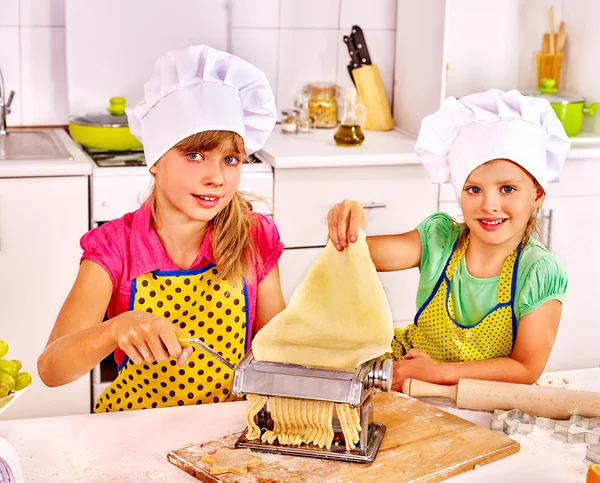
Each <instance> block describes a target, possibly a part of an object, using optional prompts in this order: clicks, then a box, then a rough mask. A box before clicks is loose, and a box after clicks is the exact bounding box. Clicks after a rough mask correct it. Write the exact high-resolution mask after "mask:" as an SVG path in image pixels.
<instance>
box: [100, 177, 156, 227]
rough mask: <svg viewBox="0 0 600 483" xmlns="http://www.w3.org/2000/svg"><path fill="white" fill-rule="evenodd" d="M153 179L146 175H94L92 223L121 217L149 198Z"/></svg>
mask: <svg viewBox="0 0 600 483" xmlns="http://www.w3.org/2000/svg"><path fill="white" fill-rule="evenodd" d="M151 186H152V180H151V177H150V174H148V175H144V176H92V183H91V200H92V203H91V209H92V223H96V222H99V221H110V220H114V219H116V218H120V217H121V216H123V215H124V214H125V213H129V212H131V211H135V210H137V209H138V208H139V207H140V206H141V205H142V203H143V202H144V201H145V200H146V198H148V195H149V194H150V189H151Z"/></svg>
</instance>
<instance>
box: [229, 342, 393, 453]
mask: <svg viewBox="0 0 600 483" xmlns="http://www.w3.org/2000/svg"><path fill="white" fill-rule="evenodd" d="M392 370H393V363H392V361H391V360H390V359H386V360H380V359H373V360H370V361H367V362H365V363H363V364H361V365H360V366H358V367H357V368H356V370H355V371H354V372H345V371H340V370H327V369H318V368H313V367H307V366H302V365H297V364H285V363H280V362H264V361H263V362H260V361H257V360H255V359H254V357H253V355H252V351H249V352H248V353H247V354H246V356H245V357H244V359H242V361H241V362H240V363H239V364H238V365H237V366H236V368H235V371H234V377H233V388H232V391H233V393H234V394H235V395H237V396H241V395H244V394H257V395H261V396H267V397H283V398H295V399H304V400H313V401H329V402H333V403H339V404H349V405H350V407H351V408H357V409H358V414H359V417H360V426H361V431H360V433H359V437H360V439H359V442H358V444H357V445H356V447H355V448H353V449H348V448H346V444H345V441H344V436H343V432H342V426H341V424H340V421H339V420H338V418H336V417H333V418H332V425H333V431H334V440H333V444H332V445H331V449H327V448H319V447H317V446H314V445H309V444H304V443H303V444H301V445H298V446H292V445H284V444H280V443H279V442H278V441H275V442H273V444H269V443H267V442H262V441H261V439H260V438H259V439H257V440H252V441H250V440H247V439H246V437H245V435H246V432H244V434H242V436H240V438H239V440H238V442H237V443H236V448H250V449H252V450H253V451H264V452H268V453H279V454H287V455H294V456H305V457H313V458H324V459H335V460H342V461H352V462H361V463H369V462H372V461H373V460H374V459H375V457H376V456H377V451H378V450H379V446H380V445H381V441H382V440H383V437H384V435H385V431H386V427H385V426H384V425H383V424H381V423H378V422H374V421H373V395H374V391H375V389H381V390H382V391H389V390H390V388H391V386H392ZM267 401H268V399H267ZM255 422H256V424H257V425H258V427H259V428H260V430H261V434H263V433H264V432H265V431H267V430H268V429H272V427H268V426H269V424H272V421H271V418H270V414H269V410H268V402H266V403H265V405H264V406H263V408H262V409H261V410H260V411H259V412H258V414H257V415H256V417H255Z"/></svg>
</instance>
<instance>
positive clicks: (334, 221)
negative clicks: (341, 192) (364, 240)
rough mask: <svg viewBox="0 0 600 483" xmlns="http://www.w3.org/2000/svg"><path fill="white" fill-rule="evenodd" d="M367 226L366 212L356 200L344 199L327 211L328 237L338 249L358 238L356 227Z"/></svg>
mask: <svg viewBox="0 0 600 483" xmlns="http://www.w3.org/2000/svg"><path fill="white" fill-rule="evenodd" d="M365 226H367V213H366V211H365V209H364V208H363V207H362V205H361V204H360V203H359V202H358V201H352V200H344V201H342V202H341V203H338V204H336V205H334V206H333V208H331V210H330V211H329V213H327V229H328V231H329V233H328V234H329V239H330V240H331V242H332V243H333V244H334V246H335V247H336V248H337V249H338V250H340V251H341V250H343V249H344V248H345V247H346V246H348V241H350V242H351V243H354V242H355V241H356V240H357V239H358V228H359V227H360V228H363V229H364V227H365Z"/></svg>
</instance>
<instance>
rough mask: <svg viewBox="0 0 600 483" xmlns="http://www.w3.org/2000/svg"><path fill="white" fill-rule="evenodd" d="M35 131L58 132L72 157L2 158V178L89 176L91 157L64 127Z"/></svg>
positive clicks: (0, 163)
mask: <svg viewBox="0 0 600 483" xmlns="http://www.w3.org/2000/svg"><path fill="white" fill-rule="evenodd" d="M19 130H22V131H25V130H27V129H19ZM17 131H18V130H17ZM35 131H50V132H53V133H54V134H56V136H58V139H59V140H60V141H61V142H62V143H63V144H64V146H65V148H66V149H67V151H68V152H69V154H70V155H71V158H72V159H68V158H65V159H31V160H29V159H27V160H10V161H7V160H0V178H33V177H45V176H88V175H90V174H92V165H91V163H90V159H89V158H88V157H87V156H86V154H85V153H84V152H83V151H82V150H81V148H80V147H79V145H78V144H77V143H76V142H75V141H73V139H71V137H70V136H69V135H68V134H67V132H66V131H65V130H64V129H35ZM9 135H10V134H9Z"/></svg>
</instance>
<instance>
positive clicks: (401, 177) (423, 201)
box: [274, 165, 437, 247]
mask: <svg viewBox="0 0 600 483" xmlns="http://www.w3.org/2000/svg"><path fill="white" fill-rule="evenodd" d="M344 199H352V200H356V201H359V202H361V203H362V204H363V206H365V207H366V208H367V214H368V218H369V221H368V224H367V228H366V230H365V231H366V233H367V234H368V235H383V234H391V233H402V232H405V231H410V230H412V229H414V228H415V226H416V225H417V224H419V223H420V222H421V221H423V219H425V218H426V217H427V216H428V215H430V214H431V213H433V212H434V211H435V210H436V206H437V186H436V185H434V184H432V183H431V182H430V180H429V178H428V176H427V173H426V172H425V170H424V169H423V168H422V166H420V165H410V166H374V167H357V168H323V169H290V170H276V171H275V194H274V210H275V211H274V214H275V220H276V222H277V224H278V226H279V231H280V234H281V239H282V241H283V243H284V244H285V245H286V247H311V246H323V245H324V244H325V241H326V239H327V213H328V212H329V210H330V209H331V208H332V207H333V205H334V204H336V203H339V202H340V201H343V200H344Z"/></svg>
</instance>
